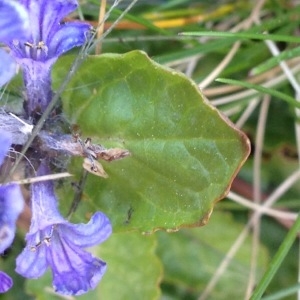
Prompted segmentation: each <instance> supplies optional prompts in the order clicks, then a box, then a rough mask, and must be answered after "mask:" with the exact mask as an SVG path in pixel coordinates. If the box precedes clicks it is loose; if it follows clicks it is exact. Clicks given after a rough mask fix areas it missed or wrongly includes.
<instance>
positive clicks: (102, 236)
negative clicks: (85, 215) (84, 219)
mask: <svg viewBox="0 0 300 300" xmlns="http://www.w3.org/2000/svg"><path fill="white" fill-rule="evenodd" d="M61 228H62V236H63V237H64V239H65V241H67V242H68V243H73V244H74V245H77V246H80V247H81V248H87V247H92V246H94V245H97V244H100V243H102V242H103V241H105V240H106V239H107V238H108V237H109V236H110V235H111V232H112V227H111V224H110V221H109V219H108V218H107V216H106V215H105V214H103V213H102V212H96V213H95V214H94V215H93V216H92V218H91V219H90V221H89V222H88V223H87V224H66V225H62V226H61Z"/></svg>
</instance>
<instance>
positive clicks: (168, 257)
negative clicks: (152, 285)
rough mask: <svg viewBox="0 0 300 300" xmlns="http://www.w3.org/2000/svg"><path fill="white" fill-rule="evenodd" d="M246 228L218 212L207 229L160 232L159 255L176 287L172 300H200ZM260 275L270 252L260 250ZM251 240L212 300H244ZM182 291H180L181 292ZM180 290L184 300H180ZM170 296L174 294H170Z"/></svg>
mask: <svg viewBox="0 0 300 300" xmlns="http://www.w3.org/2000/svg"><path fill="white" fill-rule="evenodd" d="M242 230H243V226H242V225H241V224H239V223H237V222H235V221H234V220H233V219H232V217H231V216H230V215H229V214H226V213H221V212H218V211H215V212H214V214H213V216H212V218H211V220H210V222H209V224H208V225H207V226H205V227H203V228H195V229H185V230H180V231H179V232H177V233H175V234H168V233H165V232H158V233H157V236H158V250H157V253H158V256H159V257H161V259H162V261H163V265H164V269H165V276H164V282H165V283H167V284H168V286H169V291H170V286H173V287H174V290H173V294H172V297H171V298H172V299H198V297H199V296H201V293H202V292H203V290H204V288H205V287H206V286H207V284H208V282H209V281H210V279H211V278H212V276H214V274H215V272H216V270H217V268H218V267H219V265H220V263H221V261H222V260H223V259H224V258H225V256H226V255H227V252H228V251H229V249H230V247H231V246H232V244H233V243H234V241H235V239H236V238H237V237H238V235H239V234H240V233H241V231H242ZM258 257H259V261H258V270H257V276H258V277H260V275H261V274H262V272H263V271H264V269H265V267H266V265H267V261H268V253H267V251H266V250H265V248H264V247H262V246H261V247H260V248H259V255H258ZM250 258H251V238H250V237H248V238H247V239H246V240H245V242H244V243H243V245H242V246H241V248H240V250H239V251H238V252H237V254H236V256H234V257H233V259H232V260H231V262H230V264H229V266H228V268H227V269H226V271H225V272H224V274H223V276H221V278H220V280H219V282H218V283H217V284H216V286H215V287H214V288H213V290H212V293H211V294H210V297H209V298H208V299H216V300H217V299H220V300H223V299H243V298H244V296H245V290H246V287H247V283H248V280H249V277H248V276H249V270H250V265H249V264H250ZM179 289H180V290H179ZM178 290H179V291H180V294H181V298H180V297H176V294H177V291H178ZM169 293H170V292H169Z"/></svg>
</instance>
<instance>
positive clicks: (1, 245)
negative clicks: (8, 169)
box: [0, 132, 24, 293]
mask: <svg viewBox="0 0 300 300" xmlns="http://www.w3.org/2000/svg"><path fill="white" fill-rule="evenodd" d="M10 145H11V139H10V137H9V136H8V135H7V134H6V133H5V132H0V165H1V164H2V162H3V160H4V157H5V155H6V153H7V151H8V149H9V147H10ZM23 205H24V203H23V197H22V194H21V191H20V188H19V186H17V185H15V184H10V185H6V186H0V254H1V253H3V252H4V250H5V249H6V248H8V247H9V246H10V245H11V244H12V241H13V239H14V236H15V231H16V220H17V218H18V216H19V214H20V213H21V211H22V210H23ZM12 283H13V282H12V279H11V278H10V277H9V276H8V275H7V274H5V273H3V272H0V293H5V292H6V291H7V290H9V289H10V288H11V286H12Z"/></svg>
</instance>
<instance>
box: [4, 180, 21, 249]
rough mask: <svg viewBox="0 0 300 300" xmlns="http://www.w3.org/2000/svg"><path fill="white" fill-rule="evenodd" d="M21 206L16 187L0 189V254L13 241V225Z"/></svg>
mask: <svg viewBox="0 0 300 300" xmlns="http://www.w3.org/2000/svg"><path fill="white" fill-rule="evenodd" d="M23 206H24V201H23V196H22V193H21V191H20V187H19V186H18V185H15V184H11V185H8V186H2V187H0V253H2V252H3V251H4V250H5V249H6V248H8V247H9V246H10V245H11V243H12V241H13V239H14V236H15V231H16V224H15V223H16V220H17V218H18V216H19V214H20V213H21V211H22V210H23Z"/></svg>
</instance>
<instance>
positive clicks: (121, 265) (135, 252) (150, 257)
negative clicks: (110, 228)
mask: <svg viewBox="0 0 300 300" xmlns="http://www.w3.org/2000/svg"><path fill="white" fill-rule="evenodd" d="M156 244H157V241H156V236H155V235H150V236H146V235H141V234H140V233H134V232H131V233H126V234H125V233H118V234H113V235H112V236H111V237H110V238H109V239H108V240H107V241H106V242H105V243H104V244H103V245H101V248H100V253H101V257H102V258H103V259H104V260H105V261H106V262H107V264H108V269H107V273H106V274H105V276H104V277H103V280H102V282H101V284H100V286H99V295H101V299H118V300H127V299H131V300H135V299H136V300H140V299H145V300H148V299H149V300H154V299H159V296H160V288H159V283H160V280H161V277H162V272H163V271H162V265H161V262H160V261H159V259H158V258H157V256H156V254H155V248H156ZM86 299H89V298H86ZM95 299H99V298H95Z"/></svg>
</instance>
